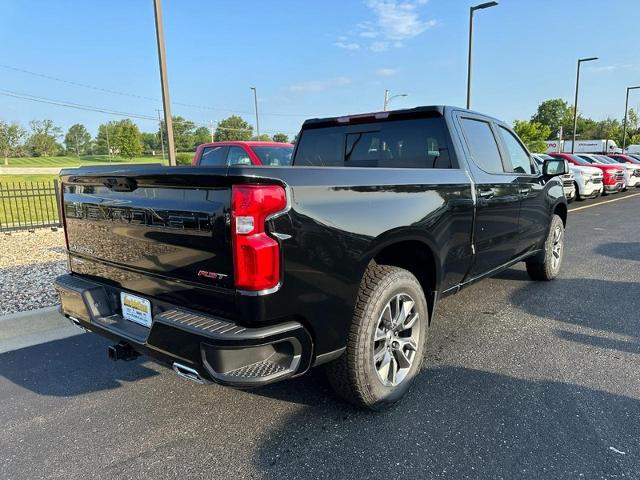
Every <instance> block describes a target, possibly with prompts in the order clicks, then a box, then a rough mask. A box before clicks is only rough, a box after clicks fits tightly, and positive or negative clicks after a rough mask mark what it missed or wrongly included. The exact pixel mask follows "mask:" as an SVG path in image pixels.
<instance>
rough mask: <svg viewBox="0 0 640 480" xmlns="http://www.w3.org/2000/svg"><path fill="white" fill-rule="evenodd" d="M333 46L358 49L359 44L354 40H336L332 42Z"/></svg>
mask: <svg viewBox="0 0 640 480" xmlns="http://www.w3.org/2000/svg"><path fill="white" fill-rule="evenodd" d="M333 46H334V47H338V48H344V49H345V50H360V44H359V43H356V42H344V41H338V42H335V43H334V44H333Z"/></svg>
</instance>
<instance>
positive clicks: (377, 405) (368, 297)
mask: <svg viewBox="0 0 640 480" xmlns="http://www.w3.org/2000/svg"><path fill="white" fill-rule="evenodd" d="M397 298H400V299H401V300H402V299H404V301H407V302H408V303H407V304H409V303H412V304H413V307H412V308H413V309H414V310H411V313H410V314H409V315H407V320H406V324H407V325H408V324H410V323H411V320H409V317H412V315H413V314H417V315H418V318H417V320H416V321H415V324H414V327H412V328H411V329H410V331H411V335H417V339H415V340H413V337H411V338H409V340H411V341H413V343H414V344H415V345H413V344H412V346H411V348H408V347H407V352H408V353H409V354H412V355H413V357H412V361H411V362H410V364H409V365H408V366H406V364H407V362H405V358H406V357H405V355H406V354H407V353H406V352H404V353H402V355H403V358H402V359H399V358H398V357H397V356H396V357H395V359H393V358H392V360H389V361H388V362H387V363H394V364H395V372H396V373H395V374H394V373H393V368H392V365H389V366H388V372H387V375H386V377H385V379H386V380H385V379H383V378H382V377H383V376H385V374H384V373H380V372H381V371H382V372H384V368H383V362H385V360H386V359H388V358H389V357H387V355H389V356H390V357H393V355H397V352H398V350H397V349H396V350H392V348H397V345H398V342H396V343H395V345H396V347H391V344H392V343H393V340H394V339H393V335H395V336H396V338H402V339H405V341H404V342H403V344H406V343H408V342H406V338H407V337H398V333H397V332H396V333H394V329H392V328H388V329H387V327H388V326H389V325H388V324H387V323H385V321H384V320H383V319H384V318H386V317H385V316H384V315H383V313H385V314H386V313H387V312H388V314H389V315H390V316H393V315H392V307H391V305H392V302H394V304H395V302H396V299H397ZM407 299H409V300H407ZM403 305H404V304H403ZM398 306H400V304H398ZM407 308H408V307H407ZM398 310H403V309H402V308H396V311H398ZM428 312H429V311H428V308H427V301H426V299H425V295H424V292H423V291H422V287H421V286H420V283H419V282H418V280H417V279H416V277H415V276H413V274H412V273H411V272H409V271H407V270H404V269H402V268H398V267H394V266H389V265H376V264H371V265H370V266H369V267H368V268H367V271H366V272H365V275H364V278H363V279H362V282H361V284H360V291H359V293H358V298H357V301H356V306H355V311H354V314H353V320H352V323H351V328H350V331H349V336H348V338H347V348H346V350H345V352H344V354H343V355H342V356H341V357H340V358H338V359H336V360H334V361H333V362H331V363H329V364H327V366H326V371H327V375H328V379H329V383H330V384H331V386H332V387H333V389H334V390H335V391H336V393H337V394H338V395H340V396H341V397H342V398H344V399H345V400H347V401H348V402H350V403H352V404H354V405H356V406H358V407H363V408H368V409H371V410H378V411H379V410H384V409H385V408H388V407H390V406H391V405H393V404H394V403H396V402H397V401H398V400H400V399H401V398H402V397H403V396H404V395H405V394H406V393H407V392H408V391H409V388H410V387H411V384H412V382H413V380H414V378H415V376H416V375H417V374H418V373H419V372H420V367H421V365H422V362H423V358H424V350H425V344H426V340H427V332H428V324H429V313H428ZM381 322H382V323H381ZM400 322H405V321H404V320H401V319H399V320H398V324H399V323H400ZM390 324H391V325H393V324H394V323H393V322H390ZM381 325H384V327H383V328H382V329H381V328H380V326H381ZM396 325H397V324H396ZM396 328H398V327H396ZM414 328H415V332H414ZM385 329H387V330H386V332H387V333H386V335H387V337H385V338H383V339H379V340H377V341H376V340H375V338H376V337H378V336H379V335H380V334H381V333H382V334H384V333H383V332H384V331H385ZM389 332H390V334H391V338H389V337H388V335H389ZM400 334H401V335H406V334H407V331H406V330H405V331H401V332H400ZM414 347H415V349H414ZM403 348H405V347H401V349H403ZM385 349H386V350H387V351H388V352H390V353H387V352H384V350H385ZM381 354H382V355H384V358H383V359H381V360H379V361H380V362H381V363H380V364H378V363H377V361H376V360H375V356H379V355H381ZM374 355H375V356H374ZM400 360H402V362H401V361H400ZM401 363H404V364H405V367H404V371H403V372H402V373H403V377H402V379H401V380H400V381H399V382H398V384H397V385H394V384H392V383H390V381H389V379H390V378H393V379H395V378H396V377H395V375H397V376H398V377H397V378H398V379H399V378H400V372H401V370H402V369H401V367H400V364H401ZM385 382H387V383H388V384H387V385H385Z"/></svg>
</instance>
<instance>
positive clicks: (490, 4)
mask: <svg viewBox="0 0 640 480" xmlns="http://www.w3.org/2000/svg"><path fill="white" fill-rule="evenodd" d="M496 5H498V2H487V3H481V4H480V5H476V6H474V7H470V8H469V58H468V61H467V108H471V57H472V50H473V13H474V12H475V11H476V10H483V9H485V8H491V7H495V6H496Z"/></svg>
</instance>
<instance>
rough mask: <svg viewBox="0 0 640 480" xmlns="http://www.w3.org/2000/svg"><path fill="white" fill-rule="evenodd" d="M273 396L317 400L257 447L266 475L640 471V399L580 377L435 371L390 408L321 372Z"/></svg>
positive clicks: (602, 474)
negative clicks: (358, 402) (330, 387)
mask: <svg viewBox="0 0 640 480" xmlns="http://www.w3.org/2000/svg"><path fill="white" fill-rule="evenodd" d="M269 394H270V395H272V396H275V397H278V398H283V399H287V400H289V401H301V402H302V403H305V404H306V405H313V407H306V408H303V409H302V410H301V411H300V412H299V413H297V414H294V415H293V416H291V417H289V418H287V419H286V421H285V422H284V423H282V424H280V425H278V427H277V428H275V429H274V431H273V432H272V433H271V434H270V435H269V436H268V439H267V440H266V441H264V442H263V444H262V445H260V446H259V447H258V451H257V453H256V459H255V462H256V466H257V468H259V469H260V470H261V471H262V472H263V477H264V478H353V479H357V478H402V477H405V478H409V477H410V478H549V479H558V478H583V477H582V476H581V475H580V474H583V475H584V478H614V477H616V478H617V476H625V475H627V476H629V477H630V478H631V477H634V476H637V475H640V466H639V464H638V462H637V459H636V458H635V454H631V451H637V448H638V438H640V423H639V422H637V421H635V419H636V418H637V416H638V415H639V414H640V401H638V400H637V399H634V398H629V397H624V396H618V395H612V394H609V393H605V392H601V391H594V390H590V389H587V388H581V387H578V386H575V385H569V384H563V383H557V382H551V381H529V380H522V379H516V378H512V377H507V376H503V375H499V374H494V373H488V372H482V371H477V370H470V369H466V368H456V367H447V368H437V369H430V370H427V371H424V372H423V373H422V375H421V376H420V377H419V378H418V379H417V382H416V385H415V386H414V388H413V390H412V391H411V393H410V395H409V396H408V397H407V398H406V399H405V400H404V401H403V402H402V403H401V404H400V405H398V406H397V407H396V408H394V409H392V410H391V411H388V412H385V413H381V414H375V413H368V412H363V411H359V410H355V409H353V408H350V407H349V406H345V405H344V404H342V403H341V402H339V401H337V400H335V399H334V398H333V397H331V396H329V397H326V392H325V387H324V384H321V385H320V386H318V385H317V384H316V383H315V380H314V379H313V377H308V378H303V379H300V380H299V381H298V383H296V385H292V384H288V385H287V384H282V385H275V386H273V387H272V388H271V389H270V391H269ZM631 419H634V420H633V421H631V422H630V420H631ZM609 447H613V448H615V449H617V450H619V451H621V452H625V454H621V453H616V452H614V451H613V450H611V449H610V448H609Z"/></svg>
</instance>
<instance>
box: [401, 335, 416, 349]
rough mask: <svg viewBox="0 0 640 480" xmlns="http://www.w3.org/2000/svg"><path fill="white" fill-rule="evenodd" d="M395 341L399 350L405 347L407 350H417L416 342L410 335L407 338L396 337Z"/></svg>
mask: <svg viewBox="0 0 640 480" xmlns="http://www.w3.org/2000/svg"><path fill="white" fill-rule="evenodd" d="M397 341H398V343H399V344H400V350H404V349H405V348H406V349H407V350H413V351H414V352H415V351H417V350H418V344H417V343H416V341H415V340H414V339H413V338H411V337H409V338H398V340H397Z"/></svg>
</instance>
